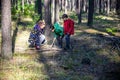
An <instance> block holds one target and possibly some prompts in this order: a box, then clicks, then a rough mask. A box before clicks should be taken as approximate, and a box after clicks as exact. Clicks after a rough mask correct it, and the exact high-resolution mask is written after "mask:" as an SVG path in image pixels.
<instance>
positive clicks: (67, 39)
mask: <svg viewBox="0 0 120 80" xmlns="http://www.w3.org/2000/svg"><path fill="white" fill-rule="evenodd" d="M65 40H66V48H68V49H69V48H70V35H69V34H66V35H65Z"/></svg>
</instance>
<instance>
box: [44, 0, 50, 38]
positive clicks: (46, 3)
mask: <svg viewBox="0 0 120 80" xmlns="http://www.w3.org/2000/svg"><path fill="white" fill-rule="evenodd" d="M50 10H51V9H50V0H44V19H45V23H46V27H45V36H46V38H47V39H49V38H50V29H49V25H50V24H51V15H50V12H51V11H50Z"/></svg>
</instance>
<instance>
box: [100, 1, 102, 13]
mask: <svg viewBox="0 0 120 80" xmlns="http://www.w3.org/2000/svg"><path fill="white" fill-rule="evenodd" d="M101 9H102V2H101V0H99V13H100V14H101V13H102V11H101Z"/></svg>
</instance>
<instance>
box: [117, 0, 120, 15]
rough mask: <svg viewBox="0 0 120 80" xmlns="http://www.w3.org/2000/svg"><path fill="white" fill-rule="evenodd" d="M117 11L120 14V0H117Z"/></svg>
mask: <svg viewBox="0 0 120 80" xmlns="http://www.w3.org/2000/svg"><path fill="white" fill-rule="evenodd" d="M116 13H117V14H118V15H120V0H116Z"/></svg>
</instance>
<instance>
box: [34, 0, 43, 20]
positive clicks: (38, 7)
mask: <svg viewBox="0 0 120 80" xmlns="http://www.w3.org/2000/svg"><path fill="white" fill-rule="evenodd" d="M35 8H36V12H37V13H38V14H39V15H40V20H42V19H43V14H42V0H36V3H35Z"/></svg>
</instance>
